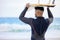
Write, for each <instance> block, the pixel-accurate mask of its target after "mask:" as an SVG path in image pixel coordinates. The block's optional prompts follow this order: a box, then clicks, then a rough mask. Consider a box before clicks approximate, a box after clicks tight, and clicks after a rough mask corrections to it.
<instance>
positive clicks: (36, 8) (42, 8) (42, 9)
mask: <svg viewBox="0 0 60 40" xmlns="http://www.w3.org/2000/svg"><path fill="white" fill-rule="evenodd" d="M35 10H41V11H44V7H35Z"/></svg>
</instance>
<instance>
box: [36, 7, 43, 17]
mask: <svg viewBox="0 0 60 40" xmlns="http://www.w3.org/2000/svg"><path fill="white" fill-rule="evenodd" d="M43 12H44V8H43V7H35V16H36V17H42V15H43Z"/></svg>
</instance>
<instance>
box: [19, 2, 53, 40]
mask: <svg viewBox="0 0 60 40" xmlns="http://www.w3.org/2000/svg"><path fill="white" fill-rule="evenodd" d="M29 7H30V5H29V3H27V4H26V7H25V9H24V10H23V11H22V13H21V15H20V16H19V19H20V20H21V21H23V22H24V23H26V24H29V25H30V26H31V29H32V35H31V40H45V38H44V36H45V32H46V30H47V28H48V26H49V25H50V24H51V23H52V21H53V15H52V13H51V11H50V10H49V7H47V11H48V18H47V19H44V17H43V16H42V15H43V12H44V8H43V7H35V16H36V19H33V18H26V17H24V16H25V13H26V11H27V10H28V8H29Z"/></svg>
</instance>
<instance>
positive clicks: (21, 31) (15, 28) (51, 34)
mask: <svg viewBox="0 0 60 40" xmlns="http://www.w3.org/2000/svg"><path fill="white" fill-rule="evenodd" d="M30 37H31V27H30V25H28V24H25V23H24V22H22V21H21V20H19V18H0V39H23V38H30ZM45 37H46V38H56V37H57V38H60V18H54V20H53V23H52V24H51V25H50V26H49V27H48V29H47V32H46V34H45Z"/></svg>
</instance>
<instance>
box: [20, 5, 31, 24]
mask: <svg viewBox="0 0 60 40" xmlns="http://www.w3.org/2000/svg"><path fill="white" fill-rule="evenodd" d="M28 8H29V4H26V7H25V9H24V10H23V11H22V13H21V14H20V16H19V19H20V20H21V21H23V22H24V23H27V24H30V23H31V18H26V17H24V16H25V13H26V11H27V10H28Z"/></svg>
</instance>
